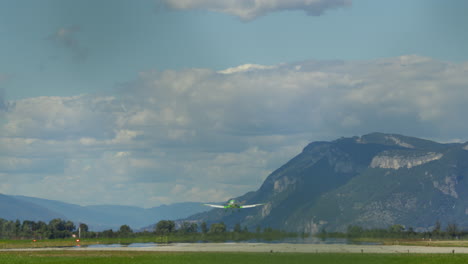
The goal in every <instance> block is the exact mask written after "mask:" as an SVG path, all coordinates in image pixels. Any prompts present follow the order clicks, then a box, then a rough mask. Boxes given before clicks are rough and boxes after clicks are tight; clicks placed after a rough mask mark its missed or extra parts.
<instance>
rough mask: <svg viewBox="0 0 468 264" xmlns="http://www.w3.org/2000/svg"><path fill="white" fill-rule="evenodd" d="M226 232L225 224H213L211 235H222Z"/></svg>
mask: <svg viewBox="0 0 468 264" xmlns="http://www.w3.org/2000/svg"><path fill="white" fill-rule="evenodd" d="M224 232H226V225H225V224H224V223H222V222H221V223H215V224H211V226H210V231H209V233H212V234H221V233H224Z"/></svg>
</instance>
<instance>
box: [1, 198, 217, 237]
mask: <svg viewBox="0 0 468 264" xmlns="http://www.w3.org/2000/svg"><path fill="white" fill-rule="evenodd" d="M206 210H208V208H207V207H205V206H202V205H201V204H200V203H196V202H187V203H175V204H171V205H161V206H158V207H153V208H148V209H145V208H141V207H136V206H119V205H93V206H80V205H75V204H69V203H64V202H59V201H53V200H47V199H40V198H33V197H26V196H11V195H3V194H0V218H3V219H7V220H16V219H19V220H33V221H45V222H48V221H50V220H52V219H54V218H61V219H66V220H71V221H73V222H75V224H78V223H85V224H87V225H88V226H89V228H90V230H92V231H102V230H105V229H114V230H118V229H119V227H120V226H121V225H129V226H130V227H131V228H133V229H135V230H137V229H139V228H142V227H146V226H149V225H153V224H155V223H157V222H158V221H159V220H163V219H174V220H175V219H180V218H184V217H187V216H189V215H192V214H194V213H198V212H202V211H206Z"/></svg>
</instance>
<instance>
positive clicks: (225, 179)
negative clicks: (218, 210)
mask: <svg viewBox="0 0 468 264" xmlns="http://www.w3.org/2000/svg"><path fill="white" fill-rule="evenodd" d="M467 65H468V64H466V63H450V62H441V61H437V60H433V59H431V58H426V57H420V56H414V55H410V56H402V57H396V58H388V59H379V60H373V61H350V62H339V61H335V62H323V61H305V62H301V63H293V64H281V65H271V66H254V67H252V66H241V67H233V68H231V69H230V70H228V71H227V72H229V73H231V74H226V73H227V72H224V73H220V72H216V71H213V70H209V69H188V70H182V71H163V72H159V71H147V72H142V73H141V74H140V75H139V76H138V78H137V79H136V80H134V81H133V82H130V83H129V84H128V86H127V87H126V88H124V89H123V90H119V91H117V94H115V96H91V95H81V96H74V97H36V98H27V99H21V100H17V101H14V102H11V104H10V105H9V107H8V111H6V112H4V114H3V115H4V116H5V118H6V119H5V122H4V123H2V124H1V127H0V135H1V136H0V167H1V168H2V170H0V180H1V181H2V185H1V186H0V188H6V187H5V186H7V185H8V186H13V187H12V188H10V189H9V192H10V193H19V194H24V195H35V196H40V197H45V198H51V199H52V198H53V199H64V200H68V201H71V202H77V203H87V204H89V203H120V204H134V205H144V206H154V205H157V203H161V202H167V201H171V202H180V201H187V200H192V201H216V200H218V199H221V200H224V199H227V198H230V197H234V196H237V195H241V194H243V193H245V192H247V191H251V190H255V189H256V188H258V187H259V185H260V184H261V183H262V181H263V180H264V178H265V177H266V176H267V175H268V174H269V173H270V172H271V171H273V170H275V169H277V168H278V167H279V166H281V165H283V164H284V163H285V162H286V161H288V160H289V159H290V158H292V157H293V156H294V155H296V154H298V153H299V152H300V150H301V148H303V147H304V146H305V145H306V144H307V143H308V142H310V141H314V140H330V139H335V138H338V137H341V136H352V135H362V134H365V133H369V132H373V131H382V132H393V133H402V134H407V135H414V136H424V137H428V138H437V139H440V140H449V139H453V138H457V139H460V140H461V141H466V140H468V138H467V137H466V135H467V131H468V124H467V123H466V122H465V113H466V112H467V110H468V109H467V106H466V102H467V101H468V91H467V90H466V87H467V86H468V77H467V76H468V74H467V69H468V67H467ZM236 69H240V70H236ZM242 69H248V70H242ZM51 168H55V169H51ZM64 179H66V180H64ZM33 183H34V184H33ZM76 186H89V188H83V189H80V191H79V192H80V196H72V197H70V196H62V195H63V194H64V193H66V192H67V190H69V189H71V188H76ZM2 190H3V189H2ZM83 197H86V199H84V198H83ZM142 201H143V202H142Z"/></svg>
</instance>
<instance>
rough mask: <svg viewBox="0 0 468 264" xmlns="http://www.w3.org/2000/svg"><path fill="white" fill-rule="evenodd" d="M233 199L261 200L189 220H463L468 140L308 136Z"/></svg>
mask: <svg viewBox="0 0 468 264" xmlns="http://www.w3.org/2000/svg"><path fill="white" fill-rule="evenodd" d="M234 199H236V200H238V201H239V202H241V203H246V204H250V203H265V205H264V206H262V207H259V208H252V209H245V210H240V211H239V212H236V211H225V210H219V209H213V210H211V211H209V212H206V213H199V214H196V215H193V216H191V217H189V218H188V220H196V221H206V222H207V223H213V222H220V221H223V222H224V223H226V224H227V225H228V226H233V225H235V224H236V223H241V224H242V225H243V226H247V227H248V228H255V227H256V226H263V227H273V228H279V229H284V230H289V231H298V232H307V233H315V232H319V231H320V230H323V229H324V230H327V231H345V230H346V228H347V226H348V225H351V224H352V225H359V226H362V227H365V228H387V227H388V226H389V225H392V224H403V225H405V226H407V227H413V228H415V230H420V231H422V230H427V229H428V228H431V227H432V226H433V225H434V223H435V222H436V221H438V220H439V221H441V223H442V224H444V225H445V224H447V223H457V224H458V225H459V226H465V227H468V217H467V215H468V144H467V143H464V144H459V143H450V144H441V143H437V142H433V141H429V140H424V139H419V138H415V137H408V136H403V135H397V134H384V133H372V134H368V135H364V136H361V137H351V138H340V139H337V140H334V141H330V142H324V141H323V142H313V143H310V144H309V145H308V146H306V147H305V148H304V149H303V151H302V153H300V154H299V155H297V156H296V157H294V158H293V159H292V160H290V161H289V162H287V163H286V164H285V165H283V166H282V167H280V168H279V169H277V170H276V171H274V172H273V173H271V174H270V175H269V176H268V177H267V179H266V180H265V181H264V183H263V184H262V186H261V187H260V188H259V189H258V190H257V191H255V192H250V193H247V194H245V195H243V196H240V197H237V198H234Z"/></svg>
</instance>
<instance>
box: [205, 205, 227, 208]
mask: <svg viewBox="0 0 468 264" xmlns="http://www.w3.org/2000/svg"><path fill="white" fill-rule="evenodd" d="M203 205H206V206H211V207H215V208H226V207H225V206H224V205H219V204H203Z"/></svg>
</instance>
